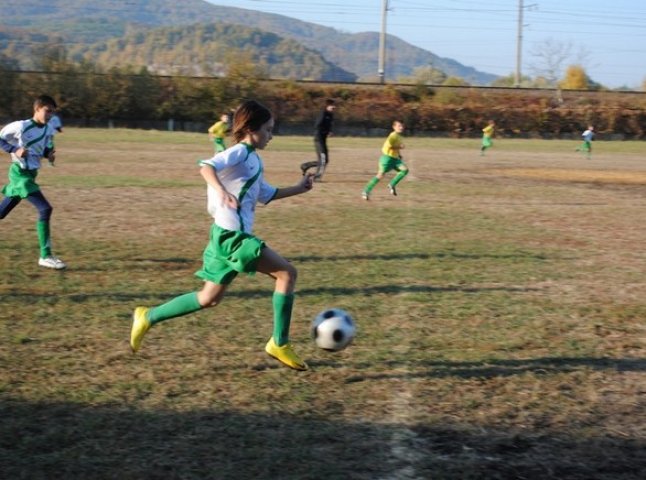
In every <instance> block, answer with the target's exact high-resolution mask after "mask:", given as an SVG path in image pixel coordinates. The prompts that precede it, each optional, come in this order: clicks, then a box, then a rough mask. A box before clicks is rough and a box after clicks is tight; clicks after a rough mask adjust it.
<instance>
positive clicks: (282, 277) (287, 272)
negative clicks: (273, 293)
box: [276, 263, 298, 290]
mask: <svg viewBox="0 0 646 480" xmlns="http://www.w3.org/2000/svg"><path fill="white" fill-rule="evenodd" d="M297 278H298V271H297V270H296V267H294V266H293V265H292V264H291V263H290V264H288V265H287V267H286V268H285V269H284V270H281V271H280V272H278V274H277V275H276V279H277V281H278V282H280V283H281V284H282V285H283V286H285V287H286V288H287V289H288V290H291V289H293V288H294V286H295V285H296V279H297Z"/></svg>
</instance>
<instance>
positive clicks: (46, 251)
mask: <svg viewBox="0 0 646 480" xmlns="http://www.w3.org/2000/svg"><path fill="white" fill-rule="evenodd" d="M36 232H37V233H38V245H39V246H40V258H45V257H49V256H51V255H52V245H51V240H50V238H49V222H47V221H45V220H38V222H36Z"/></svg>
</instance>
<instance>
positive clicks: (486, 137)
mask: <svg viewBox="0 0 646 480" xmlns="http://www.w3.org/2000/svg"><path fill="white" fill-rule="evenodd" d="M495 128H496V122H494V121H493V120H489V123H487V126H486V127H485V128H483V129H482V146H481V147H480V155H484V153H485V150H486V149H487V148H491V147H493V133H494V129H495Z"/></svg>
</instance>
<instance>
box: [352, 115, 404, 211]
mask: <svg viewBox="0 0 646 480" xmlns="http://www.w3.org/2000/svg"><path fill="white" fill-rule="evenodd" d="M403 131H404V124H403V123H402V122H400V121H399V120H395V121H394V122H393V131H392V132H391V133H390V135H388V138H387V139H386V141H385V142H384V145H383V147H381V157H379V169H378V171H377V175H375V176H374V177H373V178H372V179H371V180H370V181H369V182H368V183H367V184H366V186H365V188H364V189H363V193H362V194H361V197H362V198H363V199H364V200H369V199H370V192H372V189H373V188H375V185H377V183H379V180H381V179H382V178H383V176H384V175H385V174H386V173H388V172H390V171H391V170H396V171H397V175H395V178H393V179H392V180H391V181H390V183H389V184H388V190H390V193H391V195H394V196H397V190H396V188H395V187H396V186H397V184H398V183H399V182H401V181H402V180H403V178H404V177H405V176H406V175H408V167H407V166H406V164H405V163H404V162H403V160H402V158H401V154H400V153H399V152H400V150H402V149H403V148H404V143H403V138H404V137H403V136H402V132H403Z"/></svg>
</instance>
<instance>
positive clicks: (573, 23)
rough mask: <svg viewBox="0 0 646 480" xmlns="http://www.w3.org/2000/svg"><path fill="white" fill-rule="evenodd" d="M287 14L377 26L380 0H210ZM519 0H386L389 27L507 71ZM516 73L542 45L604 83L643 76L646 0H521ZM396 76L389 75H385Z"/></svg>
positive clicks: (347, 26) (479, 65) (424, 44)
mask: <svg viewBox="0 0 646 480" xmlns="http://www.w3.org/2000/svg"><path fill="white" fill-rule="evenodd" d="M207 1H209V3H212V4H215V5H223V6H229V7H238V8H246V9H249V10H258V11H263V12H268V13H276V14H280V15H285V16H288V17H292V18H297V19H299V20H304V21H306V22H311V23H317V24H319V25H324V26H327V27H333V28H335V29H337V30H340V31H343V32H347V33H357V32H366V31H372V32H379V31H381V22H382V11H383V2H384V0H351V1H347V0H346V1H344V0H317V1H316V2H313V1H309V0H207ZM520 3H521V2H520V0H489V1H482V0H480V1H476V0H388V1H387V4H388V9H387V14H386V31H387V33H388V34H390V35H395V36H397V37H399V38H401V39H402V40H405V41H406V42H408V43H410V44H412V45H415V46H417V47H421V48H423V49H425V50H428V51H430V52H432V53H434V54H436V55H439V56H440V57H447V58H452V59H453V60H457V61H458V62H460V63H462V64H464V65H467V66H471V67H474V68H476V69H478V70H480V71H483V72H488V73H493V74H495V75H501V76H506V75H510V74H513V73H515V71H516V64H517V46H518V44H519V42H518V23H519V22H518V20H519V10H520V9H519V5H520ZM522 3H523V8H522V12H523V13H522V18H523V22H522V24H523V26H522V29H521V30H522V37H521V38H522V40H521V41H520V45H521V73H522V74H523V75H529V76H532V77H534V76H536V75H537V74H539V73H541V72H542V71H544V69H545V61H544V60H541V57H540V56H539V55H537V52H538V51H540V50H543V51H545V50H546V49H547V50H553V48H552V47H550V48H547V46H548V45H552V46H557V47H563V48H566V49H568V50H569V52H570V54H569V55H568V57H567V60H566V61H565V62H563V66H564V67H565V66H567V65H569V64H580V65H581V66H583V67H584V69H585V71H586V72H587V74H588V76H589V77H590V78H591V79H592V80H594V81H595V82H598V83H601V84H602V85H604V86H606V87H609V88H619V87H629V88H634V89H640V88H641V86H642V82H644V81H646V1H644V0H612V1H611V2H608V1H601V0H523V2H522ZM387 80H394V79H387Z"/></svg>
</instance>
